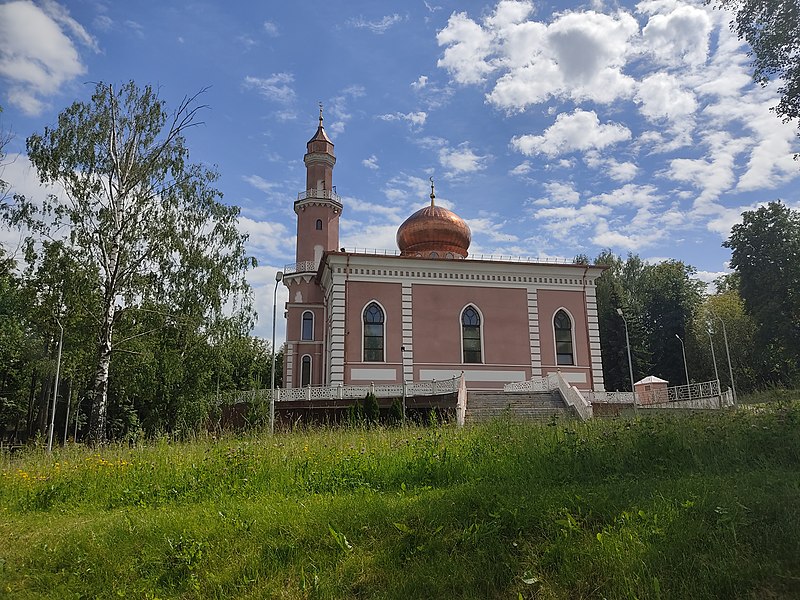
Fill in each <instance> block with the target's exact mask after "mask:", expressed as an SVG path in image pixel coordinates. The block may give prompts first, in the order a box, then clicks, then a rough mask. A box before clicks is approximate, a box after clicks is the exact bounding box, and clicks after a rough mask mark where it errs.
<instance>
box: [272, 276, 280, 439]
mask: <svg viewBox="0 0 800 600" xmlns="http://www.w3.org/2000/svg"><path fill="white" fill-rule="evenodd" d="M281 281H283V272H282V271H278V272H277V273H275V291H274V292H273V293H272V373H271V374H270V375H271V376H272V383H271V384H270V387H269V433H270V435H272V434H274V433H275V313H276V307H277V305H278V284H279V283H280V282H281Z"/></svg>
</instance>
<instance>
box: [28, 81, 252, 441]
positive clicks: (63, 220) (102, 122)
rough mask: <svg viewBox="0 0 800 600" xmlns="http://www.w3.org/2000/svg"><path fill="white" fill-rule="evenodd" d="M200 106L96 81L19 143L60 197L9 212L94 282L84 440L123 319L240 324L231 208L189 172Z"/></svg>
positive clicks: (93, 435) (208, 176) (96, 427)
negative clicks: (129, 314) (149, 312)
mask: <svg viewBox="0 0 800 600" xmlns="http://www.w3.org/2000/svg"><path fill="white" fill-rule="evenodd" d="M202 108H203V106H201V105H199V104H198V103H197V96H192V97H185V98H184V99H183V100H182V101H181V102H180V104H179V105H178V106H177V108H176V109H175V110H174V111H169V110H168V109H167V107H166V104H165V103H164V101H162V100H161V99H159V97H158V94H157V93H156V91H155V90H153V88H152V87H150V86H145V87H142V88H140V87H138V86H137V85H136V84H135V83H133V82H129V83H126V84H124V85H122V86H120V87H119V88H115V87H113V86H112V85H109V84H105V83H99V84H97V86H96V88H95V91H94V94H93V95H92V98H91V101H89V102H75V103H74V104H72V106H70V107H69V108H67V109H66V110H64V111H63V112H62V113H61V114H60V115H59V117H58V122H57V124H56V125H55V126H53V127H46V128H45V129H44V132H43V133H41V134H39V133H37V134H34V135H32V136H31V137H29V138H28V140H27V149H28V155H29V158H30V161H31V163H32V164H33V165H34V166H35V168H36V170H37V172H38V175H39V178H40V180H41V181H42V183H45V184H52V183H57V184H60V185H61V186H62V187H63V189H64V194H63V195H58V196H57V195H51V196H49V197H48V198H47V199H46V200H45V201H44V202H43V203H42V205H41V206H38V207H37V206H36V204H35V203H33V202H31V200H30V199H24V198H16V203H15V211H16V214H17V215H28V218H27V219H26V223H25V224H26V225H27V226H28V227H31V228H32V230H33V231H35V232H36V234H38V235H44V236H49V237H51V238H56V237H59V236H61V237H66V240H67V246H68V248H69V249H70V250H71V251H72V253H73V256H74V257H75V259H76V260H79V261H81V262H82V263H83V264H84V266H85V268H86V270H87V271H89V272H96V273H97V274H98V275H97V281H96V285H97V288H98V292H99V295H100V298H101V302H100V308H99V309H98V312H97V314H96V315H94V321H95V324H96V332H97V337H96V339H97V353H96V362H95V367H94V376H93V383H92V389H91V397H92V412H91V424H90V440H91V441H93V442H94V443H100V442H103V441H104V440H105V439H106V435H107V429H106V427H107V412H108V385H109V368H110V365H111V360H112V353H113V352H114V351H115V348H116V346H117V345H119V344H120V343H122V342H124V341H125V340H120V339H117V336H115V325H116V324H117V322H118V320H119V319H120V317H121V316H122V314H123V313H124V312H126V311H135V310H139V309H141V307H144V306H151V305H153V304H157V305H159V306H168V307H172V308H173V309H174V312H175V313H177V312H178V311H181V312H182V313H190V314H191V315H192V317H194V318H196V319H197V325H198V327H200V328H205V329H206V330H211V329H212V323H214V322H216V321H220V320H225V318H226V315H230V314H231V312H232V313H233V314H234V315H236V317H237V319H236V320H235V323H236V325H237V327H239V328H240V329H246V328H247V327H248V325H249V324H251V312H252V310H251V302H250V290H249V287H248V285H247V283H246V281H245V278H244V275H245V272H246V270H247V268H249V267H250V266H254V265H255V261H254V259H252V258H249V257H247V256H246V254H245V249H244V242H245V239H246V236H244V235H242V234H241V233H239V231H238V229H237V217H238V212H239V211H238V208H236V207H231V206H226V205H224V204H222V203H221V201H220V199H221V195H220V193H219V192H218V191H217V190H216V189H215V188H214V183H215V181H216V179H217V177H218V176H217V174H216V172H214V171H213V170H210V169H207V168H206V167H204V166H200V165H196V164H190V163H189V151H188V148H187V145H186V140H185V137H184V135H185V133H186V131H187V130H188V129H189V128H191V127H193V126H195V125H197V124H198V123H199V121H198V111H199V110H200V109H202ZM33 241H34V239H33V238H31V242H32V243H31V248H33V247H34V244H33ZM146 333H147V332H142V333H139V334H137V335H145V334H146Z"/></svg>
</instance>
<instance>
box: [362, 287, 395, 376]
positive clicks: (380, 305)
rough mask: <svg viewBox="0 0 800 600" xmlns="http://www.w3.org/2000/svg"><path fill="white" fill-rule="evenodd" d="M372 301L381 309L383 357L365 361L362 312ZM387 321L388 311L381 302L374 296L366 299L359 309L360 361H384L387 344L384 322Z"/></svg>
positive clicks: (363, 312)
mask: <svg viewBox="0 0 800 600" xmlns="http://www.w3.org/2000/svg"><path fill="white" fill-rule="evenodd" d="M373 302H374V303H375V304H377V305H378V307H379V308H380V309H381V310H382V311H383V358H382V359H381V360H370V361H367V360H365V356H364V314H365V313H366V312H367V307H368V306H369V305H370V304H372V303H373ZM388 322H389V313H388V312H386V308H385V307H384V306H383V304H381V303H380V302H378V301H377V300H376V299H374V298H373V299H372V300H367V302H366V304H364V307H363V308H362V309H361V362H362V363H367V362H369V363H370V364H372V363H385V362H386V346H387V344H386V329H387V328H386V324H387V323H388Z"/></svg>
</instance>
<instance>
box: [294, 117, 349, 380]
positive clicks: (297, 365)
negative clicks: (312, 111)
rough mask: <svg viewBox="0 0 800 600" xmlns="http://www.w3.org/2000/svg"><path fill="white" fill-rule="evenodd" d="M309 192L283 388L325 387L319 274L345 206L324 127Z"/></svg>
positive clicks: (313, 155) (300, 204)
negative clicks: (318, 270) (336, 183)
mask: <svg viewBox="0 0 800 600" xmlns="http://www.w3.org/2000/svg"><path fill="white" fill-rule="evenodd" d="M306 148H307V151H306V155H305V156H304V157H303V161H304V162H305V163H306V189H305V191H303V192H300V193H299V194H298V195H297V200H295V203H294V212H295V213H297V253H296V261H297V262H296V264H294V265H289V266H287V268H286V272H285V273H284V277H283V283H284V285H286V287H287V288H289V302H287V303H286V353H285V355H284V365H283V369H284V378H283V381H284V387H295V388H296V387H303V386H306V385H321V384H324V383H326V382H325V375H324V373H325V364H324V363H325V358H326V354H325V344H324V339H325V333H324V332H325V330H326V327H327V325H326V316H327V315H326V311H325V300H324V298H323V294H322V288H321V287H320V285H319V283H317V281H316V273H317V269H318V268H319V263H320V260H321V259H322V255H323V253H324V252H328V251H335V250H338V249H339V215H341V214H342V203H341V201H340V200H339V196H337V195H336V188H335V187H334V186H333V183H332V182H333V165H335V164H336V157H335V156H334V155H333V143H332V142H331V140H330V139H329V138H328V135H327V134H326V133H325V128H324V127H323V125H322V104H320V106H319V126H318V127H317V132H316V133H315V134H314V137H312V138H311V139H310V140H309V141H308V144H307V146H306Z"/></svg>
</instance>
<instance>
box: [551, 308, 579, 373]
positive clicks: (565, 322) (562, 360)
mask: <svg viewBox="0 0 800 600" xmlns="http://www.w3.org/2000/svg"><path fill="white" fill-rule="evenodd" d="M553 328H554V329H555V335H556V364H557V365H574V364H575V355H574V353H573V349H572V320H571V319H570V318H569V315H568V314H567V313H566V312H565V311H563V310H559V311H558V312H557V313H556V316H555V318H554V319H553Z"/></svg>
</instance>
